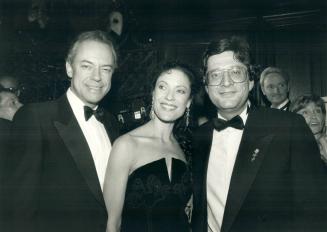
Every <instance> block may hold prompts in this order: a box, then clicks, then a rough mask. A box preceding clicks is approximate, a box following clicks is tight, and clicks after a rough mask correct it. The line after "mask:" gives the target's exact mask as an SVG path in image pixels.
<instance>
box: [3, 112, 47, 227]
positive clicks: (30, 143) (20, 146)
mask: <svg viewBox="0 0 327 232" xmlns="http://www.w3.org/2000/svg"><path fill="white" fill-rule="evenodd" d="M12 138H13V140H12V154H11V155H10V156H9V157H8V160H7V167H8V171H7V173H8V176H7V178H6V180H7V182H6V186H7V190H8V191H7V194H8V195H7V196H8V198H9V199H8V201H7V202H8V204H9V205H8V209H9V212H8V215H9V216H8V217H9V220H8V225H7V226H8V227H9V231H28V232H29V231H37V229H36V221H37V207H38V193H39V186H40V178H41V176H40V174H41V165H42V136H41V126H40V119H39V118H38V117H37V114H36V111H34V110H33V109H32V108H29V107H28V106H26V107H23V108H22V109H20V110H19V111H18V112H17V114H16V116H15V118H14V124H13V129H12Z"/></svg>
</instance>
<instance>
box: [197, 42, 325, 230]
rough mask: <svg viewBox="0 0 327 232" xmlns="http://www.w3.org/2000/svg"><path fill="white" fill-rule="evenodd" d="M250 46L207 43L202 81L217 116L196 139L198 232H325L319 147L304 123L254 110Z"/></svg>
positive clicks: (279, 113)
mask: <svg viewBox="0 0 327 232" xmlns="http://www.w3.org/2000/svg"><path fill="white" fill-rule="evenodd" d="M248 65H249V46H248V44H247V42H246V41H245V40H243V39H241V38H239V37H231V38H228V39H222V40H220V41H216V42H212V43H210V44H209V46H208V48H207V50H206V52H205V54H204V72H205V77H204V82H205V89H206V92H207V93H208V95H209V98H210V100H211V101H212V103H213V104H214V105H215V106H216V108H217V117H216V118H213V119H212V120H210V121H209V122H207V123H205V124H203V125H202V126H200V127H199V128H198V130H197V131H196V132H195V134H194V139H193V146H194V150H193V152H194V153H193V160H192V166H193V167H192V171H193V181H194V210H193V215H192V227H193V232H204V231H209V232H220V231H221V232H239V231H242V232H244V231H251V232H256V231H258V232H259V231H260V232H262V231H265V232H267V231H274V232H275V231H285V232H286V231H288V232H289V231H325V230H326V228H325V227H324V225H323V221H325V219H326V214H325V212H324V209H325V205H326V190H325V189H324V186H323V183H324V179H325V178H326V177H325V176H324V173H323V170H322V166H321V161H320V157H319V156H320V155H319V149H318V147H317V144H316V142H315V140H314V138H313V135H312V133H311V132H310V130H309V128H308V127H307V126H306V124H305V122H304V120H303V118H301V117H299V115H295V114H292V113H289V112H283V111H280V110H276V109H270V108H262V109H259V108H257V109H251V107H249V101H248V95H249V92H250V91H251V89H252V88H253V85H254V82H253V80H252V79H251V77H250V76H249V72H248Z"/></svg>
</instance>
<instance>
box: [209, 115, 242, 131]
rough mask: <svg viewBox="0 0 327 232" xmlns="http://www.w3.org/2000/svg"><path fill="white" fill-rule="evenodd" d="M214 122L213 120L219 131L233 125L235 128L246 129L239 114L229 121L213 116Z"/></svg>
mask: <svg viewBox="0 0 327 232" xmlns="http://www.w3.org/2000/svg"><path fill="white" fill-rule="evenodd" d="M212 122H213V126H214V127H215V129H216V130H217V131H222V130H224V129H226V128H227V127H233V128H235V129H239V130H242V129H244V123H243V120H242V118H241V117H240V116H239V115H237V116H235V117H234V118H232V119H231V120H229V121H226V120H223V119H221V118H213V119H212Z"/></svg>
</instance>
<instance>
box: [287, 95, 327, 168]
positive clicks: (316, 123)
mask: <svg viewBox="0 0 327 232" xmlns="http://www.w3.org/2000/svg"><path fill="white" fill-rule="evenodd" d="M290 111H292V112H295V113H298V114H301V115H302V116H303V117H304V119H305V121H306V123H307V124H308V126H309V127H310V129H311V131H312V133H313V135H314V136H315V138H316V141H317V143H318V145H319V149H320V154H321V159H322V160H323V161H324V163H325V164H326V165H327V137H326V133H325V121H326V108H325V103H324V101H323V100H322V98H321V97H319V96H317V95H308V96H299V97H298V98H297V99H296V100H295V101H294V102H292V104H291V107H290Z"/></svg>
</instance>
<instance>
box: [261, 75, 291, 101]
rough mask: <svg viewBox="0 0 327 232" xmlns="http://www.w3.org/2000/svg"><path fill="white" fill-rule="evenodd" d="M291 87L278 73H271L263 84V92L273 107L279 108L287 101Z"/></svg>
mask: <svg viewBox="0 0 327 232" xmlns="http://www.w3.org/2000/svg"><path fill="white" fill-rule="evenodd" d="M288 91H289V87H288V84H287V82H286V81H285V79H284V78H283V77H282V76H281V75H280V74H278V73H270V74H268V75H267V76H266V78H265V80H264V82H263V88H262V92H263V94H264V95H265V96H266V97H267V99H268V100H269V101H270V103H271V105H272V107H278V106H279V105H280V104H281V103H283V102H284V101H285V100H286V99H287V94H288Z"/></svg>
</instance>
